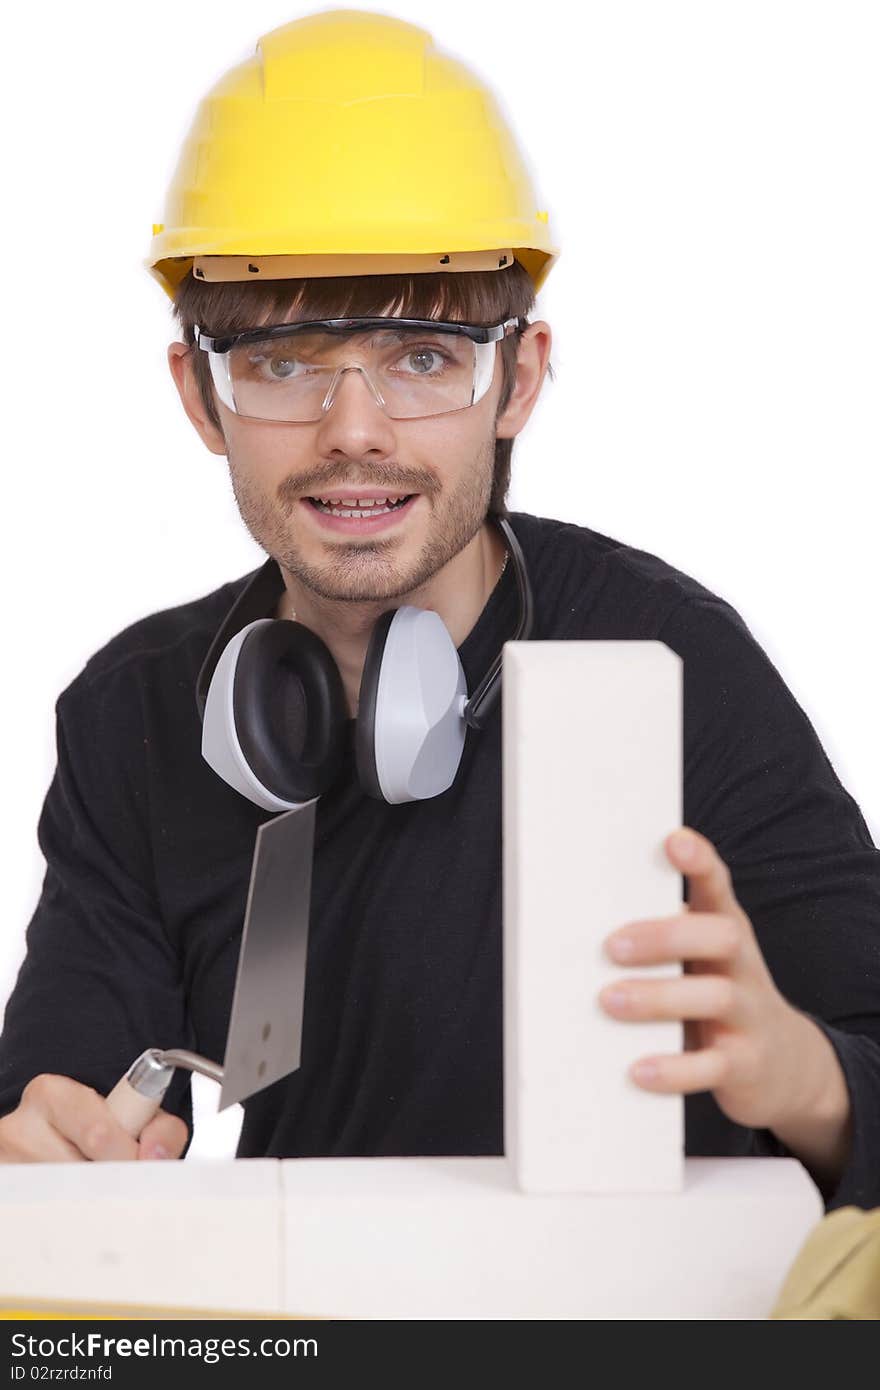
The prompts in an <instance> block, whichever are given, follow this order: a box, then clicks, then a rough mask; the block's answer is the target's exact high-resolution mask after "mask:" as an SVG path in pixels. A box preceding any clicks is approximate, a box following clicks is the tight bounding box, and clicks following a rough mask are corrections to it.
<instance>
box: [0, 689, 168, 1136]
mask: <svg viewBox="0 0 880 1390" xmlns="http://www.w3.org/2000/svg"><path fill="white" fill-rule="evenodd" d="M55 715H56V747H57V764H56V768H55V772H54V775H53V778H52V781H51V784H50V786H49V790H48V792H47V793H46V797H45V800H44V803H43V808H42V811H41V814H40V818H39V823H38V827H37V839H38V842H39V846H40V849H41V851H42V853H43V856H44V858H45V861H46V871H45V876H44V879H43V884H42V889H41V893H40V898H39V901H38V903H37V906H36V909H35V911H34V914H33V917H32V918H31V921H30V924H29V926H28V928H27V932H26V943H25V957H24V961H23V963H22V965H21V968H20V970H19V973H18V977H17V980H16V983H15V986H14V989H13V991H12V994H11V996H10V998H9V1000H8V1003H7V1005H6V1012H5V1019H4V1024H3V1032H2V1034H0V1115H3V1114H6V1113H8V1112H9V1111H10V1110H13V1109H14V1108H15V1107H16V1106H17V1105H18V1102H19V1100H20V1097H21V1092H22V1090H23V1088H24V1086H25V1085H26V1084H27V1082H28V1081H29V1080H30V1079H31V1078H32V1077H34V1076H37V1075H39V1074H40V1073H42V1072H52V1073H56V1074H59V1075H64V1076H70V1077H72V1078H73V1079H74V1080H76V1081H80V1082H82V1083H84V1084H85V1085H88V1086H92V1087H94V1088H95V1089H96V1090H97V1091H99V1092H100V1093H101V1094H102V1095H106V1094H108V1092H109V1091H110V1090H111V1089H112V1088H113V1086H114V1085H115V1084H116V1082H117V1081H118V1080H119V1078H120V1076H122V1075H123V1074H124V1073H125V1071H126V1070H127V1069H128V1067H129V1066H130V1065H131V1063H132V1062H133V1061H134V1060H135V1058H136V1057H137V1056H138V1055H139V1054H140V1053H141V1052H143V1051H144V1049H145V1048H147V1047H163V1048H166V1047H187V1046H191V1045H192V1040H191V1037H190V1033H189V1030H188V1027H187V1017H186V1006H185V995H184V989H183V984H182V979H181V970H180V964H179V961H178V957H177V952H176V950H175V948H174V944H173V942H172V941H171V940H170V939H169V936H168V934H167V933H166V930H165V928H164V925H163V921H162V914H161V911H160V908H159V904H158V902H157V896H156V892H155V886H154V873H153V866H152V851H151V843H150V836H149V813H148V801H147V788H146V774H145V762H144V739H143V728H142V726H143V719H142V710H141V701H140V699H139V697H138V692H137V689H136V688H135V687H134V682H133V681H132V680H131V679H128V680H126V679H125V678H124V675H123V674H122V673H117V674H114V673H111V674H110V675H107V676H102V677H100V678H99V679H98V680H96V681H92V682H90V683H89V682H87V681H86V680H85V678H84V677H83V676H82V675H81V676H80V677H78V678H77V680H75V681H74V682H73V684H72V685H71V686H69V687H68V688H67V690H65V691H64V692H63V693H62V695H61V696H60V697H59V699H58V701H57V703H56V706H55ZM163 1109H165V1110H170V1111H172V1112H173V1113H175V1114H177V1115H179V1116H180V1117H181V1118H182V1119H183V1120H184V1121H185V1122H186V1124H187V1127H188V1128H189V1130H190V1135H191V1134H192V1104H191V1092H190V1083H189V1076H188V1074H187V1073H185V1072H182V1071H177V1072H176V1073H175V1076H174V1078H173V1080H172V1082H171V1085H170V1086H169V1089H168V1091H167V1092H166V1095H165V1099H164V1101H163ZM188 1142H189V1141H188Z"/></svg>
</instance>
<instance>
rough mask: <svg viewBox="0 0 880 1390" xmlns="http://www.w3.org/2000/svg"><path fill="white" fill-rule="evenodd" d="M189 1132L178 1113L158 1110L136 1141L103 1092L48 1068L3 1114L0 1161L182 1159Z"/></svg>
mask: <svg viewBox="0 0 880 1390" xmlns="http://www.w3.org/2000/svg"><path fill="white" fill-rule="evenodd" d="M188 1136H189V1130H188V1129H187V1127H186V1125H185V1124H184V1122H183V1120H181V1119H180V1117H179V1116H178V1115H171V1114H169V1113H168V1112H167V1111H165V1110H159V1111H158V1112H157V1113H156V1114H155V1115H154V1116H153V1118H152V1119H151V1120H150V1122H149V1124H147V1125H146V1126H145V1128H144V1130H143V1132H142V1133H141V1136H140V1138H139V1139H132V1137H131V1135H130V1134H127V1133H126V1132H125V1130H124V1129H123V1128H122V1126H121V1125H120V1123H119V1121H118V1120H117V1119H116V1117H115V1115H114V1114H113V1112H112V1110H111V1109H110V1106H109V1105H108V1104H107V1101H106V1099H105V1097H104V1096H101V1095H99V1094H98V1092H97V1091H95V1090H93V1089H92V1087H91V1086H83V1085H82V1083H81V1082H79V1081H74V1080H72V1079H71V1077H69V1076H55V1075H53V1074H52V1073H51V1072H46V1073H43V1074H41V1075H40V1076H35V1077H34V1078H33V1080H32V1081H29V1082H28V1084H27V1085H26V1086H25V1088H24V1090H23V1091H22V1093H21V1100H20V1101H19V1103H18V1107H17V1108H16V1109H15V1110H12V1111H10V1113H9V1114H8V1115H4V1116H3V1117H2V1118H0V1163H77V1162H83V1161H86V1160H89V1159H91V1160H92V1161H104V1162H114V1163H118V1162H120V1161H124V1160H126V1159H138V1158H145V1159H149V1158H162V1157H164V1158H179V1157H180V1155H181V1154H182V1153H183V1150H184V1149H185V1147H186V1141H187V1138H188ZM157 1149H159V1150H164V1153H161V1152H157Z"/></svg>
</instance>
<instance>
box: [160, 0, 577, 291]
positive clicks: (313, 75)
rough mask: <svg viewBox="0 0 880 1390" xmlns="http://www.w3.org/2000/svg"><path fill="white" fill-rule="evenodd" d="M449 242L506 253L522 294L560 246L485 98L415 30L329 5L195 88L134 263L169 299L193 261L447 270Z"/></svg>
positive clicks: (302, 271) (308, 270) (451, 252)
mask: <svg viewBox="0 0 880 1390" xmlns="http://www.w3.org/2000/svg"><path fill="white" fill-rule="evenodd" d="M460 252H485V253H495V254H494V257H493V255H491V254H490V255H489V256H488V257H487V259H486V265H487V266H491V267H492V268H495V269H499V270H503V268H504V264H505V263H507V264H509V260H508V261H507V262H505V259H504V258H505V256H506V257H509V256H510V255H511V253H512V255H513V256H514V258H515V259H516V260H518V261H520V262H521V264H522V265H523V266H524V267H525V269H526V270H527V271H528V273H529V275H530V276H531V277H532V281H533V283H534V286H535V290H536V291H537V290H538V289H539V288H540V286H541V285H542V283H543V282H544V280H545V279H546V276H547V274H548V271H549V270H550V267H551V265H552V264H553V262H554V261H555V260H556V258H557V257H558V254H559V252H558V249H557V248H556V247H555V246H554V245H553V241H552V237H551V234H550V228H549V223H548V214H547V212H546V211H545V210H542V209H540V208H539V207H538V205H537V203H536V201H535V195H534V192H533V190H532V186H531V181H530V178H529V174H528V172H527V170H526V167H525V164H524V161H523V158H522V156H521V155H520V152H519V150H518V149H517V146H516V144H515V142H514V139H513V136H512V134H511V132H510V130H509V129H508V127H507V125H506V123H505V121H504V119H503V117H502V115H501V113H500V111H499V109H498V106H497V104H496V102H495V99H494V97H493V96H492V94H491V92H490V91H489V90H488V89H487V88H486V87H485V86H484V85H483V83H481V82H480V81H478V80H477V78H476V77H475V76H474V75H473V73H471V72H470V71H469V70H468V69H467V68H466V67H465V66H464V65H463V64H462V63H460V62H458V61H456V60H455V59H454V58H450V57H447V56H445V55H444V54H442V53H439V52H438V51H437V50H436V49H435V47H434V42H433V39H432V37H431V35H430V34H429V33H428V32H427V31H426V30H424V29H420V28H418V27H417V26H416V25H414V24H408V23H405V22H404V21H403V20H398V19H393V18H390V17H388V16H386V15H382V14H374V13H371V12H368V11H362V10H328V11H324V12H323V13H320V14H315V15H309V16H307V17H305V18H303V19H297V20H294V21H293V22H292V23H290V24H285V25H283V26H282V27H281V28H279V29H273V30H272V32H271V33H269V34H265V35H264V36H263V37H262V38H261V39H260V40H259V42H258V44H257V51H256V55H255V56H254V57H253V58H250V59H248V60H247V61H246V62H244V63H241V64H239V65H238V66H237V67H234V68H232V69H231V70H230V71H229V72H227V73H226V74H225V75H224V76H223V77H221V78H220V80H219V81H218V82H217V83H216V84H215V85H214V87H213V88H212V89H211V91H210V92H208V94H207V96H205V97H204V99H203V100H202V102H201V103H200V105H199V107H198V109H197V111H196V115H195V119H194V121H193V124H192V127H191V129H190V131H189V134H188V136H187V138H186V141H185V143H184V146H183V149H182V151H181V154H180V158H179V161H178V164H177V169H176V171H175V173H174V176H173V179H172V182H171V186H170V188H169V190H168V194H167V197H166V203H165V214H164V218H163V220H162V222H158V223H154V224H153V239H152V242H151V244H150V254H149V257H148V258H147V260H146V261H145V262H144V264H145V265H146V267H147V268H148V269H149V271H150V273H151V274H152V275H154V276H155V278H156V279H157V280H158V281H159V283H160V284H161V285H162V287H163V289H164V290H165V291H166V293H167V294H168V295H169V297H173V295H174V291H175V289H176V287H177V285H178V284H179V283H180V281H181V280H182V279H183V277H184V276H185V275H187V274H188V273H189V272H190V269H191V268H192V267H193V262H194V259H195V258H200V257H208V258H211V257H225V258H234V257H240V258H242V259H241V261H240V263H239V265H238V266H237V267H234V266H233V267H232V268H233V270H234V271H235V273H234V275H226V274H224V275H222V277H214V276H211V277H210V278H224V279H225V278H236V279H249V278H253V277H256V276H258V275H259V276H260V277H261V278H263V279H267V278H284V276H285V275H287V276H289V275H291V274H297V275H312V274H323V275H331V274H332V275H342V274H358V275H362V274H381V273H385V272H387V269H388V266H389V264H391V262H390V261H389V258H395V260H400V263H401V264H403V263H406V264H407V265H408V266H411V267H412V268H413V269H415V270H423V271H429V270H434V271H437V270H447V271H449V270H453V269H455V268H456V265H455V257H456V253H460ZM273 257H285V258H290V257H297V258H309V257H316V258H320V259H318V260H315V261H313V262H312V261H309V260H308V259H306V260H302V259H298V260H297V261H296V262H295V266H296V267H298V268H297V269H294V270H291V268H290V266H291V264H292V263H291V262H290V261H287V263H286V265H285V263H282V262H275V261H273V259H272V258H273ZM371 257H384V258H385V259H384V260H376V261H375V262H373V261H371V260H370V258H371ZM401 258H403V259H401ZM199 264H200V263H199V262H198V261H196V268H197V269H198V267H199ZM230 265H231V262H230V263H228V265H227V269H228V268H229V266H230ZM364 266H367V267H369V268H368V269H364V268H363V267H364ZM315 267H316V268H315ZM354 267H358V268H354ZM201 268H202V270H203V271H205V270H206V267H205V266H204V265H202V267H201ZM462 268H469V267H468V266H466V265H463V267H462ZM209 273H210V272H209V271H208V273H205V274H203V277H202V278H206V279H207V278H209Z"/></svg>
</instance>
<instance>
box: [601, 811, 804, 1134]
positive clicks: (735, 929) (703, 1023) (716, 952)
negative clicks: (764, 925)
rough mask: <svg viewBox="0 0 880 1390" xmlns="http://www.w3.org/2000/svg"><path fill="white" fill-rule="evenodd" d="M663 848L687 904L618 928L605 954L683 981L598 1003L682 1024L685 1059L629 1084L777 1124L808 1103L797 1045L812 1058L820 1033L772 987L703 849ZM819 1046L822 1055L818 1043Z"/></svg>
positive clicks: (643, 1071) (659, 1064) (718, 864)
mask: <svg viewBox="0 0 880 1390" xmlns="http://www.w3.org/2000/svg"><path fill="white" fill-rule="evenodd" d="M664 846H665V849H666V853H667V855H668V857H669V859H670V861H671V863H672V864H673V865H674V866H675V867H676V868H678V869H679V870H680V872H682V873H683V874H684V875H686V877H687V879H688V885H689V891H688V903H687V904H686V905H685V906H684V909H683V911H682V912H681V913H680V914H677V915H675V916H672V917H662V918H655V919H650V920H645V921H638V922H629V923H627V925H626V926H625V927H622V928H620V929H618V930H617V931H615V932H614V933H613V934H612V935H611V936H609V937H608V938H607V939H606V942H605V948H606V950H607V952H608V954H609V956H610V957H611V959H612V960H614V961H616V962H617V963H618V964H626V965H628V966H639V965H657V964H661V963H666V962H681V963H682V964H683V968H684V972H685V973H684V974H683V975H681V976H678V977H671V978H670V977H666V978H662V979H658V978H656V977H655V978H646V977H642V978H639V977H637V976H636V977H634V978H625V979H620V980H619V981H615V982H614V983H612V984H610V985H608V986H607V987H606V988H605V989H603V990H602V992H601V994H600V995H599V1002H600V1003H601V1005H602V1007H603V1008H604V1009H605V1011H606V1012H607V1013H610V1014H612V1015H613V1016H614V1017H615V1018H617V1019H622V1020H649V1019H651V1020H653V1019H677V1020H681V1021H682V1022H684V1024H685V1051H684V1052H682V1053H676V1054H673V1055H666V1056H655V1057H647V1058H642V1059H641V1060H640V1061H639V1062H636V1063H634V1064H633V1066H632V1067H631V1068H630V1075H631V1077H632V1079H633V1080H634V1081H635V1082H636V1083H637V1084H638V1085H639V1086H641V1087H643V1089H645V1090H648V1091H659V1092H663V1091H673V1092H679V1093H688V1092H693V1091H707V1090H708V1091H712V1093H713V1094H714V1097H715V1100H716V1101H717V1103H718V1105H719V1106H720V1108H721V1109H722V1110H723V1111H724V1113H725V1115H727V1116H728V1117H729V1118H730V1119H731V1120H733V1121H735V1122H736V1123H737V1124H741V1125H747V1126H750V1127H752V1128H762V1127H767V1128H772V1127H773V1126H775V1125H777V1124H784V1123H785V1120H786V1118H787V1117H788V1116H790V1115H791V1114H793V1113H794V1110H793V1107H796V1106H797V1105H798V1103H799V1100H800V1098H802V1097H804V1096H805V1095H807V1094H808V1093H807V1092H806V1091H805V1089H804V1082H805V1080H807V1078H805V1076H804V1071H803V1069H804V1062H805V1054H804V1046H805V1043H807V1042H809V1044H810V1046H812V1047H813V1049H814V1051H815V1046H816V1037H815V1035H816V1034H817V1033H819V1030H818V1029H817V1028H816V1026H815V1025H814V1024H813V1023H812V1021H811V1020H810V1019H808V1018H807V1017H806V1015H805V1014H802V1013H800V1012H799V1011H798V1010H797V1009H795V1008H794V1007H793V1006H792V1005H790V1004H789V1003H788V1002H787V1001H786V1000H785V999H784V998H783V996H782V995H781V994H780V993H779V990H778V989H777V988H776V986H775V984H774V982H773V979H772V977H771V975H770V971H769V970H768V968H767V965H766V964H765V962H764V957H763V956H762V954H761V951H760V948H759V946H758V942H757V940H756V937H755V932H754V929H753V927H752V924H751V922H750V920H749V918H748V916H747V915H746V913H745V912H744V911H743V909H742V907H741V906H740V904H739V903H738V902H737V900H736V896H735V894H734V891H733V886H732V881H731V875H730V870H729V869H728V867H727V865H726V864H725V863H724V861H723V860H722V859H721V857H720V856H719V854H718V853H717V851H716V850H715V848H714V846H713V845H712V844H711V842H710V841H709V840H707V839H706V837H705V836H703V835H701V834H699V833H698V832H697V831H695V830H692V829H689V828H688V829H685V828H683V829H681V830H677V831H675V832H674V833H673V834H671V835H669V836H668V837H667V838H666V840H665V841H664ZM615 996H616V997H615ZM805 1029H806V1030H807V1031H806V1033H805ZM820 1038H821V1035H820ZM820 1046H826V1047H827V1044H825V1040H824V1038H822V1039H821V1042H820Z"/></svg>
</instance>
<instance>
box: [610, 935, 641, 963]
mask: <svg viewBox="0 0 880 1390" xmlns="http://www.w3.org/2000/svg"><path fill="white" fill-rule="evenodd" d="M608 949H609V951H610V952H611V954H612V956H613V957H614V959H615V960H629V959H630V958H631V957H632V956H633V955H634V953H635V949H636V943H635V942H634V941H633V939H632V937H631V936H613V937H612V938H611V940H610V942H609V943H608Z"/></svg>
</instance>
